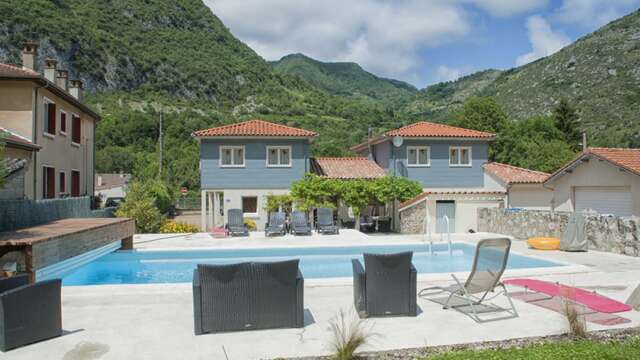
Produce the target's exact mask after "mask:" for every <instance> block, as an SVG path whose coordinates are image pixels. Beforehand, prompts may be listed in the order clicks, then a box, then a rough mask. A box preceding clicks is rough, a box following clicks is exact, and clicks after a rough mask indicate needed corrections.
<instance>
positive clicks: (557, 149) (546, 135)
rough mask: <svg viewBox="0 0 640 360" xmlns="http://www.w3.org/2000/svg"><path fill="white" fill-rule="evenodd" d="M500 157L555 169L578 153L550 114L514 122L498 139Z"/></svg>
mask: <svg viewBox="0 0 640 360" xmlns="http://www.w3.org/2000/svg"><path fill="white" fill-rule="evenodd" d="M496 149H498V150H499V151H498V152H497V153H496V161H500V162H503V163H507V164H511V165H514V166H520V167H524V168H528V169H532V170H538V171H545V172H551V171H554V170H556V169H557V168H559V167H560V166H562V165H564V164H565V163H566V162H568V161H569V160H571V159H572V158H573V157H574V156H575V152H574V151H573V149H572V148H571V146H570V145H569V144H567V143H566V142H565V140H564V134H563V133H562V131H560V130H559V129H558V128H556V126H555V124H554V120H553V119H552V118H550V117H544V116H540V117H534V118H530V119H527V120H523V121H518V122H513V123H511V124H510V125H509V126H508V127H507V128H506V129H505V130H504V131H503V133H502V135H501V136H499V137H498V139H497V141H496Z"/></svg>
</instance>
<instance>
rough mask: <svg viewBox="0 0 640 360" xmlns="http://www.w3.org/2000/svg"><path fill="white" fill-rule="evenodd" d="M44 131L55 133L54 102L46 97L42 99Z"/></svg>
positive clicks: (50, 133)
mask: <svg viewBox="0 0 640 360" xmlns="http://www.w3.org/2000/svg"><path fill="white" fill-rule="evenodd" d="M44 133H45V134H49V135H55V134H56V104H54V103H53V102H51V101H50V100H48V99H45V100H44Z"/></svg>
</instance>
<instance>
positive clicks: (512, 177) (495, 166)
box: [484, 162, 549, 184]
mask: <svg viewBox="0 0 640 360" xmlns="http://www.w3.org/2000/svg"><path fill="white" fill-rule="evenodd" d="M484 168H485V170H487V171H488V172H490V173H491V174H493V175H495V176H497V177H498V178H499V179H501V180H502V181H504V183H505V184H541V183H543V182H544V181H545V180H547V178H548V177H549V174H548V173H545V172H541V171H534V170H529V169H525V168H521V167H517V166H513V165H508V164H502V163H498V162H490V163H487V164H485V165H484Z"/></svg>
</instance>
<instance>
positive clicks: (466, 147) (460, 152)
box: [447, 146, 473, 167]
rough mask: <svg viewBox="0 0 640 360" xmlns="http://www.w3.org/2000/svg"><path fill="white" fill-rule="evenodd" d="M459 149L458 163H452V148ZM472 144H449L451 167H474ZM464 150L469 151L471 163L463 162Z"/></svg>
mask: <svg viewBox="0 0 640 360" xmlns="http://www.w3.org/2000/svg"><path fill="white" fill-rule="evenodd" d="M454 149H456V150H458V163H457V164H452V163H451V150H454ZM471 149H472V148H471V146H449V153H448V154H447V155H448V157H449V167H472V166H473V153H472V152H471ZM462 150H467V151H468V152H469V163H468V164H461V163H460V162H461V161H462Z"/></svg>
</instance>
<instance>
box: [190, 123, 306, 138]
mask: <svg viewBox="0 0 640 360" xmlns="http://www.w3.org/2000/svg"><path fill="white" fill-rule="evenodd" d="M191 135H192V136H194V137H215V136H284V137H314V136H317V135H318V134H317V133H315V132H313V131H309V130H304V129H298V128H294V127H290V126H286V125H281V124H274V123H270V122H268V121H264V120H249V121H244V122H240V123H235V124H229V125H223V126H218V127H214V128H211V129H205V130H199V131H195V132H194V133H193V134H191Z"/></svg>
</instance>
